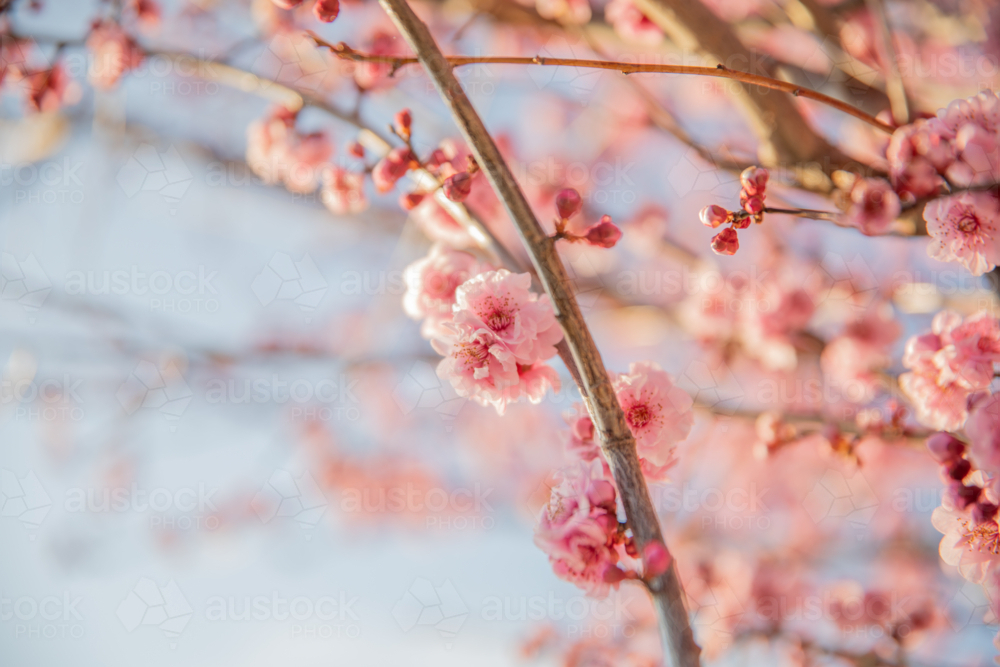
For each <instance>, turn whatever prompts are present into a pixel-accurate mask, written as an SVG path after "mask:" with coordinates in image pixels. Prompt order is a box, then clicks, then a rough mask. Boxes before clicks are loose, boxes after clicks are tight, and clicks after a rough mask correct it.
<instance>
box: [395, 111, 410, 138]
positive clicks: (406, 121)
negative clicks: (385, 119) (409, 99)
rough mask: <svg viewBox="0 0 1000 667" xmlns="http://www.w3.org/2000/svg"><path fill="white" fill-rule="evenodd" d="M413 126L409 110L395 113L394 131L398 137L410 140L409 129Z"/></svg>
mask: <svg viewBox="0 0 1000 667" xmlns="http://www.w3.org/2000/svg"><path fill="white" fill-rule="evenodd" d="M412 126H413V116H411V115H410V110H409V109H403V110H402V111H398V112H396V130H397V131H398V132H399V134H400V135H402V136H403V137H405V138H407V139H409V138H410V128H411V127H412Z"/></svg>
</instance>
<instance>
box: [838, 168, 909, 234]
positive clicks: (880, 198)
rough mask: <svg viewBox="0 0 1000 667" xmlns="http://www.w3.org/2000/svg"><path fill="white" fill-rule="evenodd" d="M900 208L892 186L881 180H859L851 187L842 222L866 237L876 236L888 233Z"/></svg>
mask: <svg viewBox="0 0 1000 667" xmlns="http://www.w3.org/2000/svg"><path fill="white" fill-rule="evenodd" d="M901 210H902V207H901V205H900V203H899V196H898V195H897V194H896V193H895V192H894V191H893V190H892V186H890V185H889V183H888V182H887V181H885V180H883V179H881V178H859V179H857V180H856V181H855V182H854V185H853V186H852V187H851V194H850V207H849V208H848V209H847V211H845V212H844V216H843V222H844V224H846V225H850V226H851V227H857V228H858V229H860V230H861V232H862V233H863V234H865V235H866V236H878V235H880V234H885V233H886V232H887V231H889V227H890V226H891V225H892V223H893V221H894V220H895V219H896V218H897V217H898V216H899V213H900V211H901Z"/></svg>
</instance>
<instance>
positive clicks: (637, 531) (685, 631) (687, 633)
mask: <svg viewBox="0 0 1000 667" xmlns="http://www.w3.org/2000/svg"><path fill="white" fill-rule="evenodd" d="M380 4H381V5H382V7H383V8H384V9H385V10H386V13H387V14H389V17H390V18H391V19H392V21H393V23H395V24H396V27H397V28H398V29H399V31H400V32H401V33H402V34H403V37H404V38H405V39H406V41H407V43H408V44H409V45H410V48H412V49H413V51H414V52H415V53H416V54H417V55H418V57H419V60H420V63H421V64H422V65H423V66H424V68H425V69H426V70H427V72H428V74H429V75H430V77H431V79H432V81H433V82H434V85H435V87H437V89H438V92H439V93H440V94H441V97H442V99H443V100H444V101H445V103H446V104H447V105H448V106H449V108H450V109H451V112H452V115H453V116H454V118H455V121H456V123H457V124H458V126H459V129H460V130H461V131H462V134H463V135H464V137H465V139H466V142H467V143H468V145H469V148H470V149H471V151H472V153H473V155H474V156H475V157H476V160H477V161H478V163H479V164H480V165H481V167H482V169H483V171H484V172H485V174H486V177H487V180H489V182H490V185H491V186H492V187H493V189H494V191H495V192H496V194H497V196H498V198H499V199H500V200H501V201H502V202H503V203H504V206H505V207H506V209H507V212H508V213H509V214H510V217H511V219H512V220H513V221H514V223H515V225H516V226H517V229H518V232H519V233H520V235H521V239H522V241H523V242H524V245H525V247H526V249H527V250H528V254H529V256H530V257H531V260H532V263H533V264H534V266H535V270H536V271H537V272H538V276H539V281H540V282H541V284H542V286H543V287H544V289H545V291H546V292H547V293H548V295H549V297H550V298H551V299H552V303H553V305H554V307H555V311H556V317H557V318H558V320H559V323H560V324H561V326H562V328H563V332H564V334H565V339H566V342H567V344H568V346H569V349H570V351H571V353H572V357H573V363H574V364H575V365H576V366H577V368H578V370H579V371H580V376H581V378H580V379H581V382H580V385H579V387H580V391H581V393H582V394H583V397H584V400H585V401H586V403H587V406H588V408H589V411H590V414H591V417H592V418H593V421H594V426H595V429H596V430H597V432H598V433H599V434H600V440H601V446H602V449H603V450H604V452H605V454H606V456H607V458H608V461H609V463H610V464H611V470H612V473H613V475H614V478H615V482H616V484H617V486H618V490H619V492H620V493H621V497H622V503H623V505H624V507H625V513H626V516H627V518H628V522H629V526H630V527H631V529H632V532H633V535H634V537H635V541H636V543H637V545H638V546H639V548H640V550H641V549H642V548H643V547H645V545H646V544H648V543H649V542H652V541H657V542H662V540H663V535H662V533H661V531H660V525H659V520H658V518H657V516H656V511H655V510H654V509H653V504H652V502H651V500H650V497H649V491H648V489H647V488H646V483H645V480H644V478H643V476H642V472H641V469H640V467H639V459H638V455H637V453H636V447H635V440H634V438H633V437H632V433H631V432H630V431H629V428H628V425H627V424H626V422H625V415H624V413H623V411H622V409H621V406H620V405H619V404H618V399H617V398H616V396H615V393H614V391H613V389H612V386H611V380H610V378H609V376H608V372H607V370H606V369H605V367H604V362H603V361H602V360H601V355H600V352H599V351H598V350H597V346H596V344H595V343H594V340H593V338H592V337H591V335H590V330H589V329H588V328H587V324H586V322H585V321H584V319H583V315H582V313H581V312H580V308H579V306H578V305H577V303H576V299H575V298H574V296H573V294H572V292H571V291H570V287H569V279H568V277H567V275H566V269H565V267H563V265H562V262H561V261H560V259H559V255H558V254H557V253H556V248H555V244H554V242H553V241H552V239H551V238H549V237H548V236H547V235H546V234H545V232H544V230H543V229H542V227H541V225H540V224H539V223H538V220H537V219H536V218H535V214H534V213H533V212H532V210H531V207H530V205H529V204H528V201H527V199H526V198H525V196H524V193H523V192H522V191H521V189H520V187H519V186H518V184H517V182H516V181H515V180H514V176H513V174H511V172H510V169H509V168H508V167H507V164H506V162H505V161H504V159H503V157H502V156H501V155H500V150H499V149H498V148H497V145H496V143H495V142H494V141H493V138H492V136H490V134H489V132H488V131H487V130H486V127H485V126H484V125H483V122H482V120H481V119H480V117H479V114H478V113H476V110H475V108H474V107H473V106H472V103H471V102H470V101H469V98H468V97H467V96H466V94H465V92H464V91H463V90H462V87H461V85H460V84H459V82H458V80H457V79H456V78H455V75H454V73H453V72H452V67H451V64H450V63H449V62H448V60H447V59H446V58H445V57H444V56H443V55H442V53H441V50H440V49H439V48H438V45H437V43H436V42H435V41H434V38H433V37H432V36H431V34H430V31H429V30H428V29H427V26H426V25H424V23H423V22H422V21H420V19H419V18H418V17H417V15H416V14H414V12H413V10H412V9H411V8H410V6H409V4H407V2H406V0H380ZM647 585H648V586H649V588H650V591H651V592H652V594H653V599H654V602H655V605H656V608H657V612H658V614H659V617H660V631H661V638H662V640H663V644H664V647H663V648H664V654H665V657H666V659H667V664H669V665H673V666H674V667H696V666H697V665H698V664H699V655H700V653H701V650H700V649H699V648H698V645H697V644H695V641H694V635H693V633H692V631H691V626H690V623H689V620H688V616H687V609H686V606H685V603H684V593H683V590H682V589H681V585H680V580H679V579H678V577H677V573H676V569H675V568H674V567H671V568H670V569H668V570H667V572H665V573H664V574H662V575H660V576H659V577H656V578H652V579H651V580H650V581H649V582H648V584H647Z"/></svg>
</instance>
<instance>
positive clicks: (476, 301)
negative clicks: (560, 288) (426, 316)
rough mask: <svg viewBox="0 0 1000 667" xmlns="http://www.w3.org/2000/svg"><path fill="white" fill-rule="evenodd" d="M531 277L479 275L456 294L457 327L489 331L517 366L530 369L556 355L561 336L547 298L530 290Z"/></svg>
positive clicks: (506, 273)
mask: <svg viewBox="0 0 1000 667" xmlns="http://www.w3.org/2000/svg"><path fill="white" fill-rule="evenodd" d="M530 287H531V275H530V274H527V273H511V272H510V271H507V270H506V269H499V270H497V271H487V272H486V273H481V274H479V275H477V276H475V277H473V278H471V279H470V280H468V281H467V282H465V283H464V284H462V285H461V286H460V287H459V288H458V289H457V290H456V292H455V306H454V321H455V324H457V325H458V326H459V327H462V328H466V329H470V330H474V331H488V332H490V333H491V334H493V335H494V336H496V337H497V338H498V339H500V340H502V341H503V342H504V343H505V344H506V345H507V347H508V349H509V350H510V351H511V353H512V354H513V355H514V357H515V358H516V359H517V362H518V363H519V364H524V365H531V364H533V363H535V362H536V361H540V360H544V359H549V358H551V357H553V356H555V354H556V349H555V347H554V346H555V344H556V343H558V342H559V341H560V340H562V337H563V333H562V329H561V328H560V326H559V324H558V322H556V317H555V313H554V312H553V310H552V304H551V303H550V302H549V297H548V295H547V294H543V295H542V296H541V297H539V296H538V295H537V294H534V293H533V292H531V290H530Z"/></svg>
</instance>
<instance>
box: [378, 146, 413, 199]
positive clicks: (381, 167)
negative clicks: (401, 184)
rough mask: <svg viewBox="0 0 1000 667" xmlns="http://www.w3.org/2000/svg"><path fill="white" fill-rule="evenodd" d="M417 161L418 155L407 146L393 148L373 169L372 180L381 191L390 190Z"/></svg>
mask: <svg viewBox="0 0 1000 667" xmlns="http://www.w3.org/2000/svg"><path fill="white" fill-rule="evenodd" d="M415 161H416V156H415V155H414V154H413V152H412V151H411V150H410V149H409V148H407V147H406V146H400V147H398V148H393V149H392V150H391V151H389V153H388V154H387V155H386V156H385V157H384V158H382V159H381V160H379V162H378V164H376V165H375V168H374V169H372V181H373V182H374V183H375V188H376V189H377V190H378V191H379V192H388V191H389V190H392V188H393V187H394V186H395V185H396V181H398V180H399V179H401V178H402V177H403V176H405V175H406V172H407V171H409V170H410V167H412V166H413V164H414V163H415Z"/></svg>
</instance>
